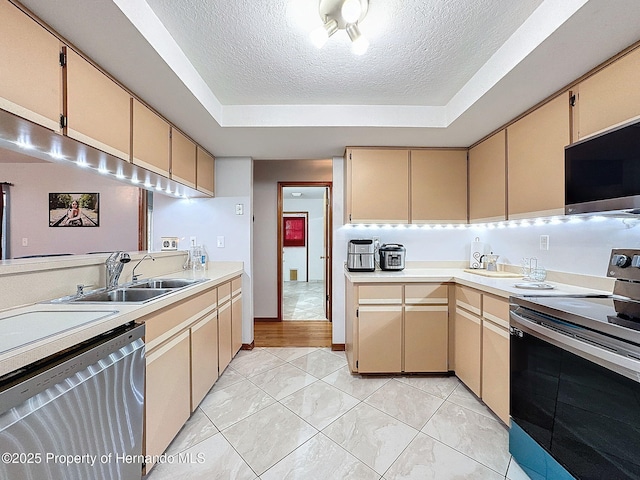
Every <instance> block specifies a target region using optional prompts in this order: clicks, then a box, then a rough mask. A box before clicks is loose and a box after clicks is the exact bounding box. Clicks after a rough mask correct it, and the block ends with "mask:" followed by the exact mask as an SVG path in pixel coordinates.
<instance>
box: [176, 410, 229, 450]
mask: <svg viewBox="0 0 640 480" xmlns="http://www.w3.org/2000/svg"><path fill="white" fill-rule="evenodd" d="M216 433H218V429H217V428H216V427H215V425H214V424H213V422H212V421H211V420H210V419H209V417H207V416H206V415H205V414H204V412H203V411H202V410H201V409H200V408H196V411H195V412H193V413H192V414H191V417H190V418H189V420H187V423H185V424H184V426H183V427H182V428H181V429H180V432H178V435H176V438H174V439H173V441H172V442H171V444H170V445H169V447H168V448H167V450H166V451H165V453H166V454H167V455H173V454H176V453H179V452H183V451H184V450H186V449H188V448H191V447H193V446H194V445H196V444H198V443H200V442H201V441H203V440H205V439H207V438H209V437H210V436H212V435H215V434H216Z"/></svg>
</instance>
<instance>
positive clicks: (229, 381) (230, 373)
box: [213, 367, 245, 390]
mask: <svg viewBox="0 0 640 480" xmlns="http://www.w3.org/2000/svg"><path fill="white" fill-rule="evenodd" d="M244 378H245V377H244V376H243V375H240V374H239V373H238V372H236V371H235V370H234V369H233V368H231V367H227V368H226V369H225V371H224V372H223V373H222V375H220V377H219V378H218V380H216V383H214V384H213V389H215V390H220V389H221V388H226V387H228V386H230V385H233V384H234V383H238V382H241V381H242V380H244Z"/></svg>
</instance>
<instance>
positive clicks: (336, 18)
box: [309, 0, 369, 55]
mask: <svg viewBox="0 0 640 480" xmlns="http://www.w3.org/2000/svg"><path fill="white" fill-rule="evenodd" d="M368 10H369V0H320V5H319V7H318V11H319V13H320V18H321V19H322V21H323V22H324V25H322V26H321V27H318V28H317V29H315V30H313V31H312V32H311V34H310V35H309V37H310V39H311V42H312V43H313V44H314V45H315V46H316V47H318V48H322V47H323V46H324V44H325V43H327V40H328V39H329V37H330V36H331V35H333V34H334V33H336V32H337V31H338V30H339V29H342V30H345V31H346V32H347V34H348V35H349V38H350V39H351V42H352V45H351V51H352V52H353V53H355V54H357V55H362V54H363V53H365V52H366V51H367V49H368V48H369V41H368V40H367V39H366V38H365V37H364V36H363V35H362V33H361V32H360V28H359V27H358V24H359V23H360V22H362V20H363V19H364V17H365V16H366V15H367V11H368Z"/></svg>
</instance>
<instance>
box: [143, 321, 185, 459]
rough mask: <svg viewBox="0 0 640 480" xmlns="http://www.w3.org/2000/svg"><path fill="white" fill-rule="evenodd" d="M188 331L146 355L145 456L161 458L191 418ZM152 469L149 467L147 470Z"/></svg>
mask: <svg viewBox="0 0 640 480" xmlns="http://www.w3.org/2000/svg"><path fill="white" fill-rule="evenodd" d="M189 357H190V355H189V331H185V332H183V333H181V334H179V335H178V336H177V337H175V338H173V339H171V340H169V341H168V342H167V343H165V344H163V345H161V346H159V347H158V348H156V349H154V350H152V351H151V352H150V353H149V354H148V355H147V361H146V363H147V371H146V379H145V396H144V412H145V421H144V425H145V431H144V444H145V446H144V454H145V455H160V454H161V453H162V452H164V451H165V449H166V448H167V446H169V443H171V440H173V438H174V437H175V436H176V434H177V433H178V432H179V431H180V429H181V428H182V426H183V425H184V423H185V422H186V421H187V420H188V419H189V415H190V414H191V385H190V380H191V376H190V373H189V365H190V358H189ZM151 466H152V465H149V464H148V463H147V470H149V469H150V468H151Z"/></svg>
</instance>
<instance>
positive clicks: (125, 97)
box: [67, 48, 131, 161]
mask: <svg viewBox="0 0 640 480" xmlns="http://www.w3.org/2000/svg"><path fill="white" fill-rule="evenodd" d="M67 135H68V136H69V137H71V138H74V139H76V140H79V141H81V142H83V143H86V144H87V145H91V146H92V147H95V148H98V149H99V150H102V151H104V152H107V153H110V154H111V155H114V156H116V157H119V158H122V159H124V160H127V161H129V158H130V155H129V154H130V148H131V147H130V143H131V96H130V95H129V93H128V92H127V91H126V90H124V89H122V88H121V87H120V86H119V85H118V84H116V83H115V82H113V81H112V80H111V79H110V78H109V77H107V76H106V75H105V74H103V73H102V72H101V71H100V70H98V69H97V68H95V67H94V66H93V65H91V64H90V63H89V62H87V61H86V60H85V59H84V58H82V57H81V56H80V55H78V54H77V53H75V52H74V51H73V50H71V49H69V48H67Z"/></svg>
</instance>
